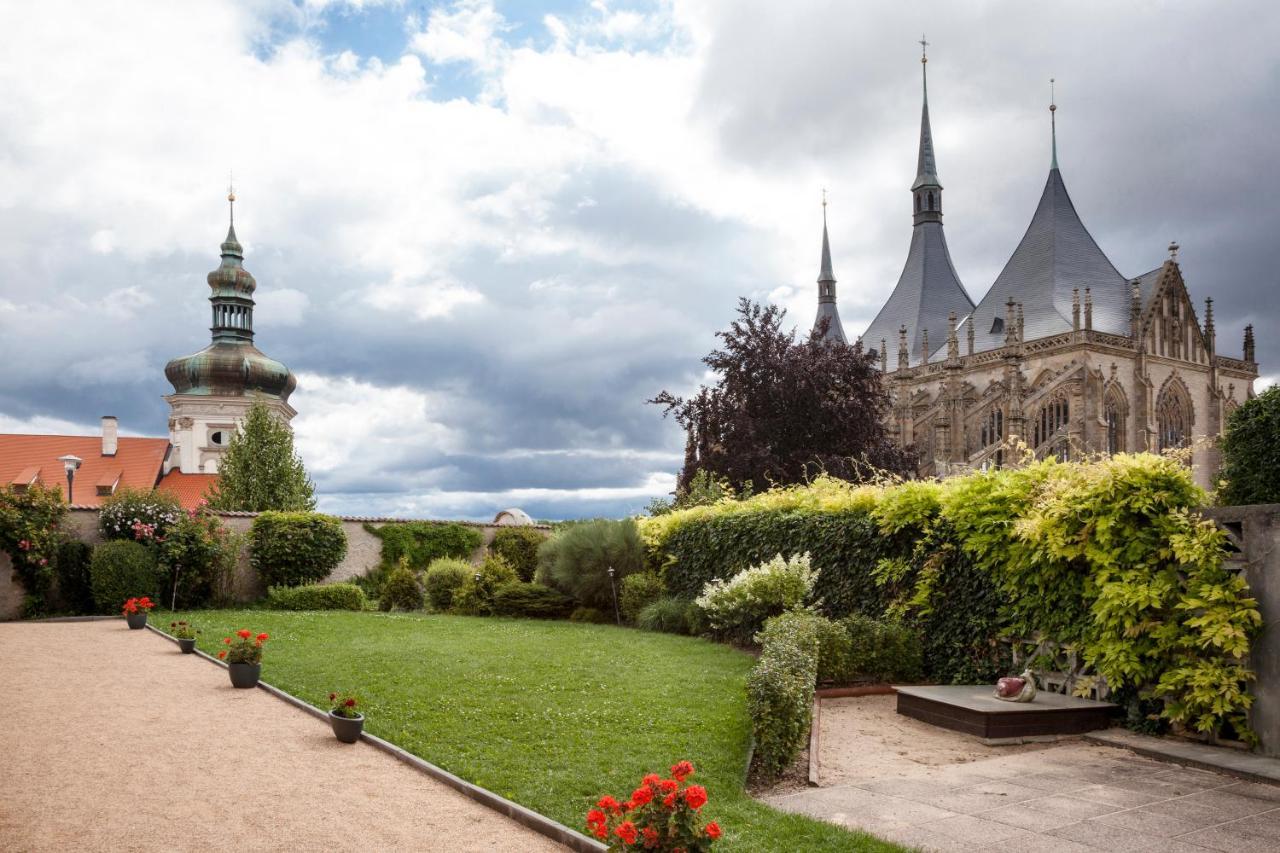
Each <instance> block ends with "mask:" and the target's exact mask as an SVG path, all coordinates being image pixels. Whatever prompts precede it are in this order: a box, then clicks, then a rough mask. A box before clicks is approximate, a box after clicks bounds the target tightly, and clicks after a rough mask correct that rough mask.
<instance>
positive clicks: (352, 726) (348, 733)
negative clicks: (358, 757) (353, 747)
mask: <svg viewBox="0 0 1280 853" xmlns="http://www.w3.org/2000/svg"><path fill="white" fill-rule="evenodd" d="M329 725H331V726H333V736H334V737H336V738H337V739H338V740H340V741H342V742H343V743H355V742H356V741H358V740H360V732H361V731H363V730H364V714H356V715H355V716H354V717H339V716H338V715H337V714H335V713H333V712H332V711H330V712H329Z"/></svg>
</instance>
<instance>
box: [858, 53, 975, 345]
mask: <svg viewBox="0 0 1280 853" xmlns="http://www.w3.org/2000/svg"><path fill="white" fill-rule="evenodd" d="M926 44H927V43H926V42H924V41H923V40H921V46H922V47H924V46H926ZM928 62H929V57H928V55H927V54H925V53H922V54H921V56H920V69H921V75H922V84H923V90H922V94H923V107H922V109H921V112H920V147H919V151H918V153H917V155H916V179H915V181H914V182H912V184H911V205H912V214H911V221H912V223H913V228H912V233H911V248H910V249H909V250H908V251H907V262H906V263H905V264H904V265H903V267H902V275H901V276H899V278H898V283H897V285H895V286H894V288H893V293H891V294H890V295H889V299H888V300H887V301H886V302H885V304H884V307H883V308H881V309H880V313H879V314H877V315H876V318H875V319H874V320H872V321H871V325H870V326H868V327H867V330H866V332H864V333H863V334H862V341H863V343H864V345H865V346H867V347H868V348H877V347H882V346H885V344H882V343H881V342H882V341H895V340H898V338H899V335H900V333H901V330H902V328H904V327H905V328H906V338H907V353H908V362H909V365H911V366H914V365H917V364H920V363H922V362H925V361H928V360H929V356H930V354H931V353H930V352H928V350H930V349H940V348H942V347H943V346H945V345H946V341H947V334H948V318H949V317H950V316H951V315H952V314H955V315H956V316H957V317H960V318H963V317H966V316H968V314H969V312H970V311H972V310H973V300H971V299H970V298H969V294H968V293H967V292H966V291H965V289H964V285H963V284H961V283H960V276H959V275H957V274H956V269H955V266H954V265H952V263H951V252H950V250H948V249H947V237H946V234H945V233H944V232H943V230H942V183H941V181H939V180H938V164H937V160H936V158H935V157H934V152H933V129H932V127H931V126H930V124H929V78H928ZM930 340H932V341H933V346H932V348H931V347H930V345H929V341H930ZM880 356H881V358H880V360H881V361H882V362H883V361H885V360H886V359H887V353H885V352H884V351H883V350H882V351H881V353H880Z"/></svg>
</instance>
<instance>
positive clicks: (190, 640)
mask: <svg viewBox="0 0 1280 853" xmlns="http://www.w3.org/2000/svg"><path fill="white" fill-rule="evenodd" d="M178 648H180V649H182V653H183V654H184V655H189V654H191V653H192V652H194V651H195V650H196V638H195V637H179V638H178Z"/></svg>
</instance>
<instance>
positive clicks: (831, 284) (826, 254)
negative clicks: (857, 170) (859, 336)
mask: <svg viewBox="0 0 1280 853" xmlns="http://www.w3.org/2000/svg"><path fill="white" fill-rule="evenodd" d="M824 318H825V319H826V320H827V330H826V333H825V334H824V335H823V340H827V341H837V342H839V343H842V344H843V343H847V342H848V341H847V339H846V338H845V336H844V326H843V325H842V324H841V322H840V312H839V311H838V310H837V309H836V275H835V273H834V272H832V271H831V240H830V238H829V237H828V236H827V191H826V190H823V191H822V261H821V268H820V269H819V271H818V316H817V317H815V318H814V320H813V330H814V332H815V333H816V332H817V331H818V327H819V326H821V325H822V321H823V319H824Z"/></svg>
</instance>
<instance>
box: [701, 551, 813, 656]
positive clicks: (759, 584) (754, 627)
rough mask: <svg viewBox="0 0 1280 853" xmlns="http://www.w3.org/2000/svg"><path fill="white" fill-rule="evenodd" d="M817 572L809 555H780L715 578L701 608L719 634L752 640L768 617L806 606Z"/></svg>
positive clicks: (742, 641)
mask: <svg viewBox="0 0 1280 853" xmlns="http://www.w3.org/2000/svg"><path fill="white" fill-rule="evenodd" d="M817 575H818V573H817V572H816V571H815V570H814V569H813V568H812V567H811V566H810V565H809V555H808V554H800V555H799V556H796V557H791V558H790V559H787V558H784V557H783V556H782V555H781V554H779V555H778V556H776V557H774V558H773V559H772V560H769V561H768V562H767V563H761V564H760V565H758V566H753V567H752V568H750V569H747V570H746V571H744V572H739V573H738V574H736V575H734V576H733V578H732V579H731V580H729V581H728V582H727V583H726V582H724V581H720V580H713V581H711V582H710V583H708V584H707V585H706V587H704V588H703V591H702V595H700V596H699V597H698V600H697V604H698V607H700V608H702V612H703V613H704V614H705V615H706V617H707V623H708V624H709V625H710V626H711V629H712V630H713V631H714V632H716V633H717V634H718V635H720V636H722V637H725V638H727V639H730V640H734V641H736V642H739V643H749V642H751V641H752V639H753V638H754V637H755V635H756V633H757V632H758V631H759V630H760V629H761V628H763V627H764V623H765V620H766V619H768V618H769V617H771V616H778V615H780V614H782V613H786V612H787V611H789V610H796V609H798V608H800V607H803V606H804V604H805V602H806V601H808V599H809V597H810V595H811V594H812V593H813V584H814V582H815V581H816V579H817Z"/></svg>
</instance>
